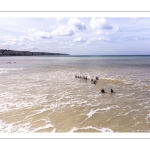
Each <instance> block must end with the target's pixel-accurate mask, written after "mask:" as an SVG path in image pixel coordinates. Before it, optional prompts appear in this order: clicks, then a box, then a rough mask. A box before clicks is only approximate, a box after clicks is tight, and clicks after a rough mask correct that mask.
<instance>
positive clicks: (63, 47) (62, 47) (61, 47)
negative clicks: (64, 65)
mask: <svg viewBox="0 0 150 150" xmlns="http://www.w3.org/2000/svg"><path fill="white" fill-rule="evenodd" d="M58 49H70V47H67V46H60V47H58Z"/></svg>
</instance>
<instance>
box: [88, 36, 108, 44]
mask: <svg viewBox="0 0 150 150" xmlns="http://www.w3.org/2000/svg"><path fill="white" fill-rule="evenodd" d="M94 41H98V42H108V41H109V39H108V38H102V37H99V38H90V39H89V40H88V41H87V42H86V44H85V45H87V44H90V43H92V42H94Z"/></svg>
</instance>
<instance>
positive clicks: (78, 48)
mask: <svg viewBox="0 0 150 150" xmlns="http://www.w3.org/2000/svg"><path fill="white" fill-rule="evenodd" d="M0 48H5V49H13V50H21V51H22V50H26V51H37V52H38V51H41V52H42V51H43V52H54V53H68V54H71V55H150V18H114V17H112V18H94V17H93V18H88V17H85V18H80V17H78V18H62V17H60V18H12V17H11V18H0Z"/></svg>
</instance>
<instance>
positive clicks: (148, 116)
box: [146, 113, 150, 123]
mask: <svg viewBox="0 0 150 150" xmlns="http://www.w3.org/2000/svg"><path fill="white" fill-rule="evenodd" d="M148 118H150V113H149V114H147V116H146V120H147V123H150V122H149V121H148Z"/></svg>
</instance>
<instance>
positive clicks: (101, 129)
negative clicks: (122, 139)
mask: <svg viewBox="0 0 150 150" xmlns="http://www.w3.org/2000/svg"><path fill="white" fill-rule="evenodd" d="M80 129H94V130H97V131H100V132H102V133H106V132H111V133H113V132H114V131H113V130H112V129H110V128H100V129H99V128H96V127H93V126H87V127H82V128H77V127H73V128H72V129H71V130H70V132H75V131H77V130H80Z"/></svg>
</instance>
